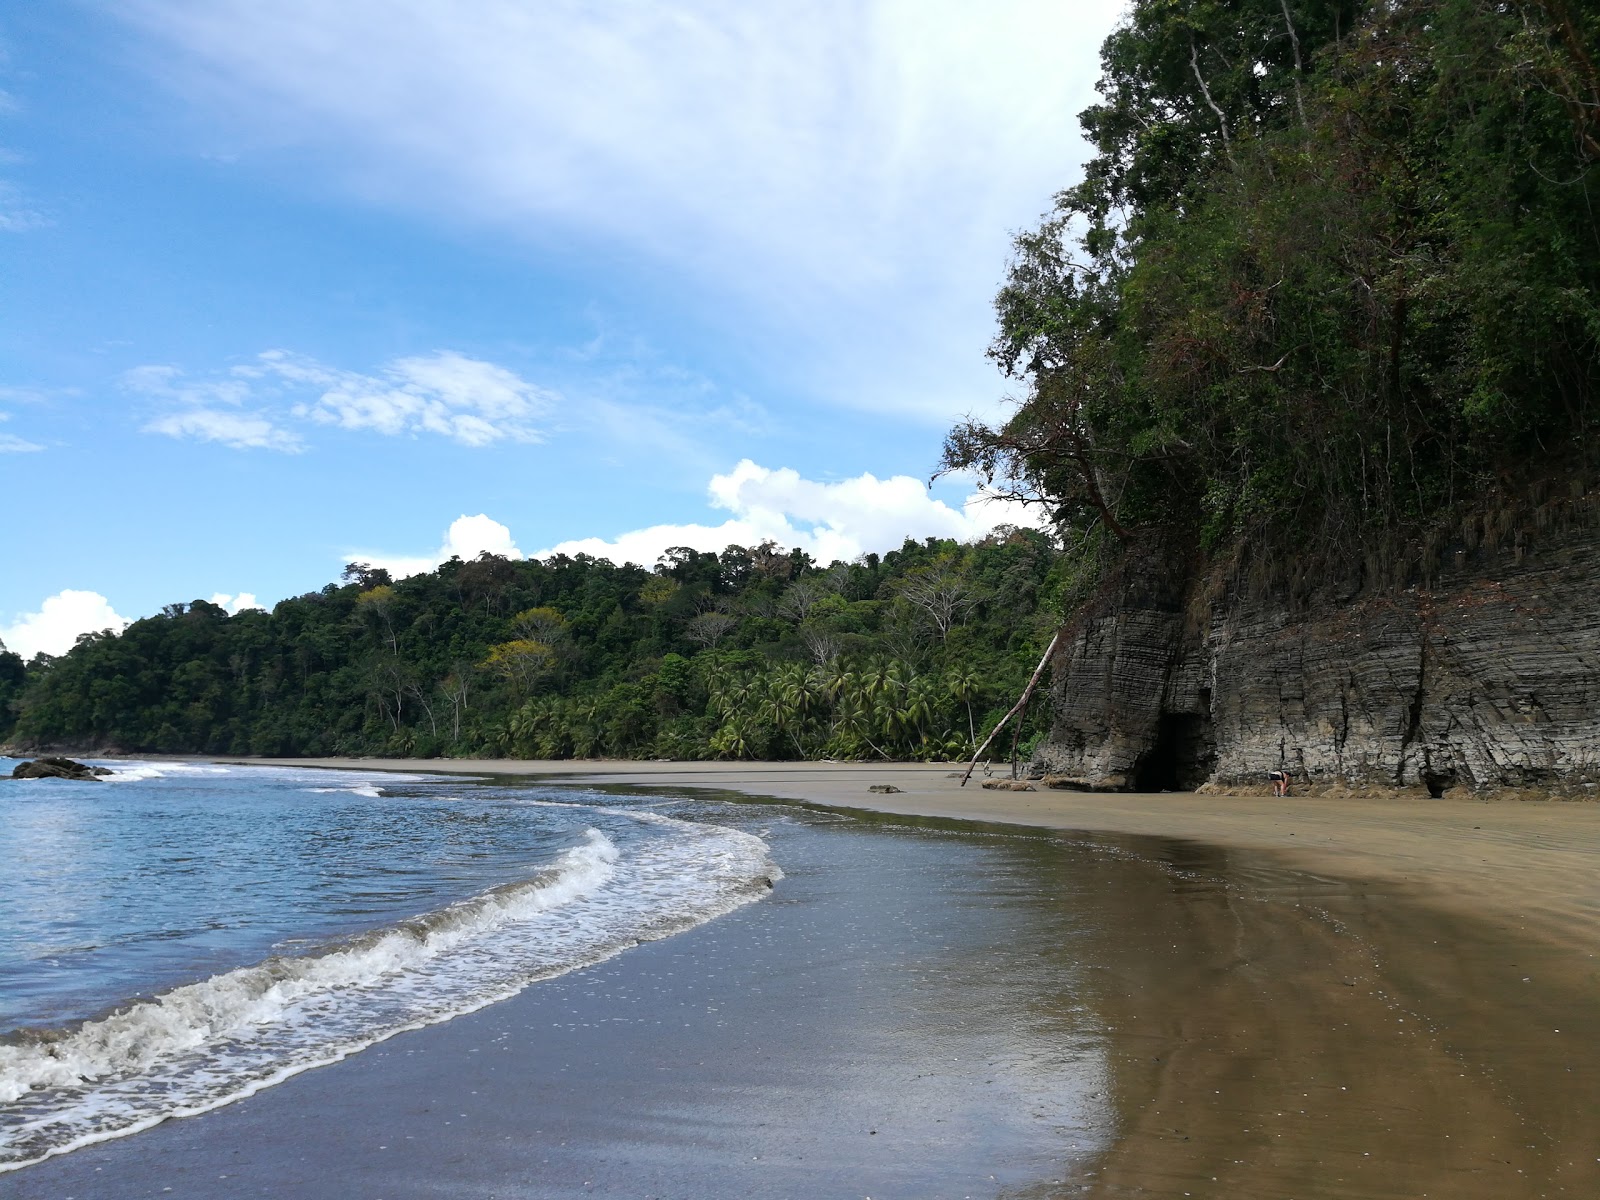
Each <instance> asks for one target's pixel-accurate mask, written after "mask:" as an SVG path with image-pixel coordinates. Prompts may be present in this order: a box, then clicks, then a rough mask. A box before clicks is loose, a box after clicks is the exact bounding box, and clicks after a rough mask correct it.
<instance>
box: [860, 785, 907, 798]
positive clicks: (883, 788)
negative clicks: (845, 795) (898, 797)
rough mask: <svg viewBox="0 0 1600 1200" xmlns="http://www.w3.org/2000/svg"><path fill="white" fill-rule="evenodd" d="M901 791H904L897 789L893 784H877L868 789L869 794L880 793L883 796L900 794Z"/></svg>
mask: <svg viewBox="0 0 1600 1200" xmlns="http://www.w3.org/2000/svg"><path fill="white" fill-rule="evenodd" d="M901 790H903V789H901V788H897V787H895V785H894V784H892V783H875V784H873V785H872V786H871V787H869V788H868V789H867V791H869V792H878V793H880V794H882V795H888V794H890V793H892V792H898V791H901Z"/></svg>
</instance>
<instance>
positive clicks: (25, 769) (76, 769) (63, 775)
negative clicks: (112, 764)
mask: <svg viewBox="0 0 1600 1200" xmlns="http://www.w3.org/2000/svg"><path fill="white" fill-rule="evenodd" d="M110 774H111V771H110V769H108V768H106V767H91V766H88V765H87V764H85V763H81V762H76V761H74V760H73V759H70V758H61V757H60V756H58V755H47V756H46V757H44V758H36V759H34V760H33V761H32V762H25V763H18V764H17V765H16V766H15V767H13V768H12V770H11V778H13V779H77V780H97V779H99V778H100V776H102V775H110Z"/></svg>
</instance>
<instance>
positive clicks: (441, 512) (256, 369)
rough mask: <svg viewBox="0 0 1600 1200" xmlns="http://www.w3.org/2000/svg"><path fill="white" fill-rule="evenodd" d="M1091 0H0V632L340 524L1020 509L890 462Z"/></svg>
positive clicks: (813, 533)
mask: <svg viewBox="0 0 1600 1200" xmlns="http://www.w3.org/2000/svg"><path fill="white" fill-rule="evenodd" d="M1119 9H1120V5H1119V4H1116V3H1110V2H1102V0H1054V2H1044V0H988V2H987V3H985V4H982V5H977V4H972V3H970V0H968V2H963V3H948V2H943V0H915V2H912V0H850V2H845V0H806V2H805V3H792V2H789V0H771V2H769V3H763V4H759V5H752V4H749V3H747V2H738V0H680V2H678V3H644V2H639V0H633V2H625V0H612V2H609V3H607V2H594V0H589V2H587V3H578V2H576V0H473V2H472V3H470V4H462V3H460V0H340V2H339V3H337V4H329V3H327V2H326V0H276V2H275V3H273V4H270V5H263V4H260V3H258V2H256V0H119V3H117V4H115V5H112V4H105V3H78V2H74V0H39V2H38V3H35V4H27V5H13V6H8V7H7V9H6V10H5V11H4V13H0V312H3V319H0V497H3V498H4V502H5V508H6V511H7V515H8V518H9V519H8V520H6V522H5V528H6V545H5V551H4V558H3V563H4V565H3V566H0V640H3V641H4V642H5V644H6V645H7V646H8V647H10V648H11V649H13V650H16V651H18V652H20V653H23V654H24V655H25V656H31V655H32V654H33V653H35V652H38V651H44V652H47V653H61V652H63V651H64V650H66V649H67V648H68V647H70V645H71V643H72V640H73V638H74V637H75V636H76V635H77V634H79V633H81V632H85V631H88V630H96V629H102V628H118V627H120V625H121V624H122V623H124V622H125V621H127V620H129V619H134V618H138V617H140V616H145V615H149V614H151V613H154V612H157V611H159V610H160V609H161V607H162V606H163V605H166V604H169V603H174V602H187V601H191V600H194V599H207V600H214V601H215V602H217V603H220V604H223V605H224V606H226V607H228V608H229V609H230V610H234V611H237V610H238V609H239V608H241V607H249V606H254V605H262V606H266V607H270V606H271V605H272V604H274V603H276V602H277V601H278V600H281V599H283V598H286V597H289V596H293V595H298V594H300V593H303V592H307V591H311V590H315V589H317V588H320V587H322V586H323V585H324V584H326V583H328V582H330V581H333V580H335V579H337V577H338V575H339V572H340V570H341V569H342V567H343V565H344V564H345V563H346V562H349V561H352V560H362V561H367V562H371V563H375V564H381V565H384V566H387V567H388V568H389V569H390V570H391V571H393V572H395V573H396V574H403V573H406V572H415V571H420V570H427V569H429V568H431V567H432V566H433V565H434V564H436V563H437V562H439V561H441V560H442V559H443V558H446V557H449V555H451V554H460V555H462V556H463V557H471V556H474V555H476V554H478V553H480V552H482V551H484V550H489V551H492V552H494V553H499V554H507V555H510V556H512V557H526V556H543V555H546V554H549V553H553V552H557V551H560V552H565V553H576V552H579V551H582V552H585V553H590V554H595V555H600V556H603V557H609V558H612V559H613V560H616V561H633V562H638V563H641V564H643V565H646V566H650V565H653V564H654V562H655V559H656V558H657V557H658V556H659V555H660V554H661V552H662V551H663V550H665V549H666V548H667V547H668V546H681V545H689V546H695V547H696V548H699V549H707V550H713V549H721V548H722V547H723V546H726V545H728V544H730V543H732V542H739V543H741V544H752V543H754V542H758V541H761V540H764V539H766V538H771V539H773V540H775V541H778V542H779V543H781V544H783V545H786V546H794V545H798V546H802V547H804V548H805V549H806V550H807V551H808V552H810V553H812V554H813V555H815V556H816V557H818V558H819V559H821V560H822V561H830V560H832V559H834V558H846V559H849V558H854V557H856V556H858V555H860V554H862V553H866V552H869V551H879V552H881V551H884V550H888V549H892V548H894V547H895V546H898V545H899V544H900V542H901V541H902V540H903V539H904V538H906V537H908V536H910V537H918V538H921V537H928V536H935V535H937V536H941V537H961V538H970V537H976V536H980V535H981V534H982V533H983V532H985V531H986V530H987V529H989V528H991V527H992V526H994V525H996V524H1002V523H1021V522H1022V520H1024V519H1025V518H1026V514H1022V513H1019V512H1017V511H1015V510H1014V509H1011V508H1010V507H1008V506H1006V505H1004V504H1000V503H995V502H985V501H984V500H983V497H981V496H980V495H977V494H975V492H974V485H973V483H972V482H971V481H968V480H962V479H943V480H940V481H937V482H935V483H934V484H933V485H932V486H931V487H930V486H929V478H930V476H931V475H932V474H933V472H934V470H935V468H936V466H937V462H938V457H939V450H940V445H941V441H942V438H943V435H944V433H945V431H946V430H947V429H948V428H949V426H950V425H951V423H952V422H953V421H955V420H957V419H959V418H960V417H962V416H964V415H967V414H977V415H993V414H995V413H997V412H1000V411H1002V408H1003V404H1004V400H1005V397H1006V395H1007V382H1006V381H1005V380H1004V379H1003V378H1001V377H1000V375H999V374H998V373H997V371H996V370H995V369H994V367H993V365H992V364H991V363H989V362H988V361H987V360H986V359H985V357H984V348H985V346H986V345H987V343H988V341H989V338H990V336H991V333H992V327H993V314H992V308H991V302H992V298H993V295H994V292H995V290H996V288H997V286H998V285H999V283H1000V281H1001V279H1002V277H1003V274H1004V269H1005V263H1006V258H1007V253H1008V246H1009V242H1010V238H1011V236H1012V235H1013V234H1014V233H1015V232H1017V231H1018V230H1021V229H1023V228H1026V227H1028V226H1029V225H1031V224H1032V223H1034V222H1035V221H1036V220H1037V218H1038V217H1039V215H1040V214H1041V213H1043V212H1044V211H1045V210H1046V209H1047V208H1048V206H1049V204H1050V199H1051V196H1052V195H1053V194H1054V193H1055V192H1056V191H1057V190H1059V189H1061V188H1062V187H1065V186H1068V185H1070V184H1071V183H1073V182H1075V181H1076V180H1077V179H1078V178H1079V177H1080V174H1081V164H1082V162H1083V161H1084V159H1085V157H1086V155H1087V148H1086V146H1085V145H1084V143H1083V142H1082V140H1081V137H1080V136H1079V132H1078V127H1077V120H1076V114H1077V113H1078V112H1079V111H1080V110H1082V109H1083V108H1084V107H1085V106H1086V105H1088V104H1089V103H1091V102H1092V101H1093V99H1094V93H1093V84H1094V80H1095V78H1096V76H1097V74H1098V48H1099V44H1100V42H1101V41H1102V40H1103V39H1104V37H1105V36H1106V34H1107V33H1108V32H1110V30H1111V28H1112V26H1113V24H1114V23H1115V21H1116V19H1117V16H1118V13H1119Z"/></svg>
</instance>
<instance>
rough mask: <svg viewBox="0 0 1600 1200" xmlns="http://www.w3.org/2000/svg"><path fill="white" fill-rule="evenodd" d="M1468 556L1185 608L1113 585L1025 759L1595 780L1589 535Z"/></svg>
mask: <svg viewBox="0 0 1600 1200" xmlns="http://www.w3.org/2000/svg"><path fill="white" fill-rule="evenodd" d="M1464 559H1465V556H1461V557H1460V558H1458V560H1457V565H1456V567H1455V568H1454V569H1453V570H1452V571H1448V572H1446V573H1444V574H1442V575H1441V576H1440V577H1439V578H1438V579H1437V580H1435V581H1434V582H1433V583H1432V584H1431V586H1427V587H1412V588H1409V589H1406V590H1400V591H1394V592H1388V593H1380V594H1368V595H1364V596H1358V597H1355V598H1352V599H1351V600H1349V601H1348V602H1345V603H1340V604H1336V603H1332V602H1323V603H1321V604H1317V605H1312V606H1310V607H1307V608H1304V609H1300V610H1291V609H1290V608H1289V607H1288V606H1287V605H1285V604H1284V603H1282V602H1274V601H1272V600H1270V599H1269V600H1242V599H1234V600H1230V601H1226V602H1224V603H1222V604H1220V605H1218V606H1216V607H1214V608H1213V609H1212V611H1211V613H1210V615H1209V617H1208V619H1206V620H1204V621H1201V622H1195V621H1192V620H1187V621H1186V620H1185V617H1184V615H1183V612H1182V609H1181V606H1180V605H1178V604H1176V603H1171V602H1166V603H1155V602H1150V601H1148V600H1145V601H1137V600H1135V601H1125V602H1123V603H1121V604H1119V605H1118V606H1117V607H1116V608H1115V610H1114V611H1112V612H1110V613H1109V614H1108V615H1105V616H1103V617H1101V618H1099V619H1097V620H1094V621H1090V622H1088V623H1086V624H1085V625H1084V626H1083V628H1082V629H1081V630H1080V631H1079V632H1078V635H1077V636H1076V638H1074V639H1073V640H1072V641H1071V642H1070V643H1069V644H1068V645H1067V646H1066V648H1065V649H1064V650H1063V651H1062V652H1061V654H1060V655H1059V657H1058V659H1057V662H1056V664H1055V683H1054V687H1053V703H1054V705H1055V712H1054V723H1053V729H1052V733H1051V736H1050V738H1049V739H1048V740H1047V741H1046V742H1045V743H1044V744H1043V745H1042V746H1041V747H1040V748H1039V750H1038V752H1037V755H1036V757H1035V760H1034V764H1033V767H1034V772H1033V773H1034V774H1035V775H1036V776H1037V775H1046V776H1049V777H1050V778H1051V779H1052V781H1053V782H1059V783H1061V784H1062V785H1064V786H1084V787H1092V788H1110V789H1120V788H1136V789H1138V790H1158V789H1161V788H1193V787H1196V786H1199V785H1202V784H1204V783H1207V782H1209V783H1211V784H1215V785H1231V784H1238V783H1262V782H1264V781H1265V779H1266V777H1267V773H1268V772H1269V771H1272V770H1279V769H1288V770H1289V771H1290V772H1291V773H1292V774H1293V775H1294V776H1295V777H1297V779H1299V780H1300V781H1302V782H1304V783H1311V784H1319V783H1333V782H1340V783H1346V784H1353V785H1363V786H1371V785H1386V786H1402V787H1404V786H1426V787H1427V788H1428V790H1429V791H1431V792H1434V793H1435V794H1438V793H1439V792H1441V791H1443V790H1445V789H1448V788H1451V787H1457V786H1462V787H1469V788H1488V787H1540V788H1554V789H1557V790H1573V791H1579V792H1582V791H1583V790H1584V789H1585V788H1592V787H1593V786H1594V785H1595V784H1596V783H1597V782H1600V539H1596V538H1595V537H1594V536H1593V535H1588V536H1585V537H1569V538H1567V539H1566V540H1565V541H1563V542H1559V543H1556V544H1553V545H1550V546H1547V547H1542V548H1538V547H1536V548H1529V549H1525V550H1523V551H1518V552H1506V553H1504V554H1500V555H1494V556H1488V557H1486V558H1484V559H1482V560H1479V561H1477V562H1476V563H1474V564H1472V567H1471V569H1469V568H1468V567H1467V565H1466V563H1465V561H1464Z"/></svg>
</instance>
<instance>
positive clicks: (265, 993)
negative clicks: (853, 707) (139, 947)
mask: <svg viewBox="0 0 1600 1200" xmlns="http://www.w3.org/2000/svg"><path fill="white" fill-rule="evenodd" d="M598 811H599V812H602V813H608V814H612V815H626V816H628V817H631V818H633V819H634V820H635V821H636V822H637V823H638V824H639V825H641V826H647V827H649V832H648V833H645V832H644V831H643V830H641V836H639V837H638V839H637V841H635V839H634V838H633V837H632V836H630V837H629V838H627V839H625V841H626V842H627V849H626V851H624V850H623V849H621V848H619V847H618V845H617V844H616V843H615V842H613V841H612V840H611V839H610V838H608V837H606V836H605V835H604V834H603V833H601V832H600V831H598V830H595V829H590V830H589V831H588V833H587V834H586V835H585V838H584V841H583V842H582V843H581V844H579V845H577V846H574V847H572V848H570V849H568V850H566V851H564V852H563V853H562V854H561V855H560V856H559V857H558V858H557V859H556V860H555V862H553V863H552V864H551V865H550V866H549V867H547V868H546V869H545V870H543V871H541V872H540V873H539V874H538V875H537V876H535V877H534V878H532V879H530V880H527V881H525V882H522V883H517V884H511V885H506V886H503V887H499V888H495V889H492V890H490V891H488V892H485V893H483V894H481V895H478V896H475V897H473V898H472V899H470V900H466V901H462V902H460V903H457V904H453V905H450V906H448V907H446V908H443V909H439V910H437V911H435V912H432V913H429V914H427V915H426V916H423V917H420V918H417V919H416V920H413V921H408V922H405V923H402V924H400V925H397V926H394V927H391V928H388V929H384V930H379V931H376V932H374V933H372V934H369V935H366V936H364V937H362V938H359V939H356V940H354V941H352V942H349V943H347V944H344V945H341V946H338V947H335V948H333V949H331V950H328V951H327V952H325V953H321V954H309V955H304V956H285V957H275V958H271V959H268V960H266V961H265V962H262V963H258V964H256V965H254V966H249V967H243V968H240V969H238V970H234V971H229V972H226V973H224V974H221V975H216V976H213V977H211V978H209V979H206V980H202V981H200V982H198V983H194V984H190V985H187V986H185V987H180V988H177V989H174V990H173V991H170V992H167V993H165V994H164V995H161V996H158V997H157V998H155V999H154V1000H151V1001H148V1002H145V1003H140V1004H136V1005H133V1006H132V1007H130V1008H128V1009H126V1010H123V1011H120V1012H118V1013H115V1014H113V1015H112V1016H109V1017H106V1018H104V1019H101V1020H98V1021H92V1022H89V1023H87V1024H85V1025H83V1026H81V1027H79V1028H77V1029H75V1030H72V1031H69V1032H65V1033H62V1034H60V1035H59V1036H55V1037H52V1038H48V1039H45V1038H41V1039H36V1040H31V1041H24V1042H19V1043H15V1044H10V1045H0V1171H5V1170H9V1169H14V1168H16V1167H20V1166H24V1165H26V1164H28V1163H31V1162H37V1161H39V1160H41V1159H44V1158H48V1157H51V1156H52V1155H56V1154H60V1153H64V1152H65V1151H68V1150H71V1149H75V1148H77V1147H79V1146H82V1145H86V1144H88V1143H90V1142H96V1141H101V1140H104V1139H106V1138H111V1137H118V1136H121V1135H124V1134H128V1133H133V1132H136V1131H137V1130H140V1129H144V1128H148V1127H149V1126H151V1125H154V1124H156V1123H158V1122H160V1121H162V1120H165V1119H167V1118H168V1117H171V1116H179V1115H190V1114H194V1113H198V1112H204V1111H206V1110H207V1109H211V1108H216V1107H218V1106H220V1105H223V1104H227V1103H229V1102H231V1101H233V1100H237V1099H240V1098H242V1097H244V1096H247V1095H250V1094H252V1093H254V1092H256V1091H259V1090H260V1089H261V1088H263V1087H268V1086H270V1085H272V1084H274V1083H277V1082H279V1081H281V1080H283V1079H286V1078H288V1077H289V1076H291V1075H294V1074H297V1073H299V1072H301V1071H304V1070H308V1069H310V1068H312V1067H316V1066H320V1065H323V1064H325V1063H330V1062H335V1061H337V1060H338V1059H341V1058H344V1057H346V1056H347V1055H349V1054H351V1053H354V1052H355V1051H357V1050H360V1049H362V1048H364V1047H366V1046H369V1045H372V1044H373V1043H374V1042H378V1041H382V1040H383V1039H385V1038H388V1037H392V1036H393V1035H395V1034H397V1033H400V1032H403V1031H405V1030H409V1029H417V1028H420V1027H422V1026H424V1025H429V1024H433V1023H436V1022H439V1021H444V1020H448V1019H449V1018H451V1017H453V1016H457V1015H459V1014H462V1013H465V1012H471V1011H473V1010H475V1009H478V1008H481V1007H483V1006H484V1005H487V1004H491V1003H493V1002H495V1001H497V1000H501V999H504V998H505V997H507V996H510V995H513V994H515V993H516V992H518V991H520V990H521V989H522V988H523V987H525V986H526V985H527V984H529V983H530V982H533V981H534V980H537V979H542V978H548V977H550V976H552V975H558V974H562V973H564V972H566V971H570V970H573V969H576V968H578V967H582V966H586V965H588V964H591V963H595V962H598V961H600V960H602V959H605V958H608V957H610V956H611V955H613V954H616V953H618V952H619V951H621V950H623V949H626V948H627V947H629V946H632V945H636V944H637V943H639V942H641V941H646V940H651V939H655V938H660V937H665V936H667V935H669V934H672V933H675V932H678V931H680V930H683V929H687V928H689V927H691V926H694V925H698V924H701V923H702V922H704V921H707V920H710V919H711V918H713V917H715V916H718V915H720V914H722V913H725V912H728V911H731V910H732V909H734V908H736V907H738V906H740V905H742V904H745V903H748V902H749V901H751V900H754V899H757V898H758V897H759V896H761V895H762V894H764V892H765V891H766V888H767V886H768V884H769V883H770V882H771V881H773V880H775V879H777V878H778V877H780V876H781V872H779V870H778V868H777V867H776V866H775V865H774V864H773V863H772V861H771V860H770V859H769V858H768V856H767V847H766V844H765V843H764V842H762V841H761V840H760V839H759V838H756V837H753V836H751V835H749V834H746V833H742V832H739V831H736V830H730V829H725V828H721V827H717V826H710V825H702V824H697V823H692V822H687V821H680V820H676V819H674V818H670V817H664V816H660V815H658V814H655V813H636V812H629V811H628V810H620V809H600V810H598Z"/></svg>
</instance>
